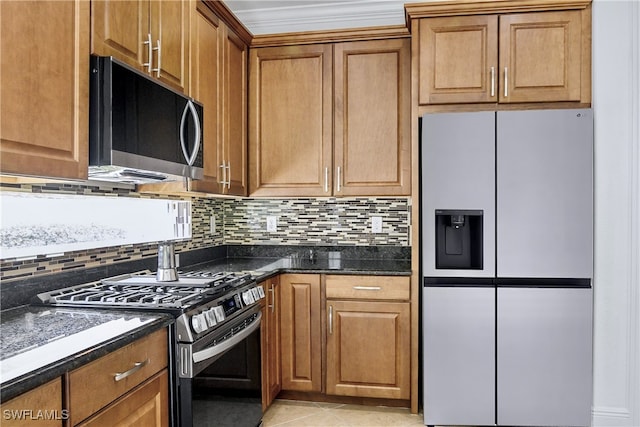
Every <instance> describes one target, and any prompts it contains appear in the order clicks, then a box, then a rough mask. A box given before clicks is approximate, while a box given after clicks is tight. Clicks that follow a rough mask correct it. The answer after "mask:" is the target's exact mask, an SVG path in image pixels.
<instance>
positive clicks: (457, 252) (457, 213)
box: [435, 209, 483, 270]
mask: <svg viewBox="0 0 640 427" xmlns="http://www.w3.org/2000/svg"><path fill="white" fill-rule="evenodd" d="M482 219H483V211H482V210H440V209H437V210H436V212H435V227H436V230H435V236H436V239H435V246H436V247H435V251H436V269H459V270H482V267H483V258H482V247H483V245H482V222H483V221H482Z"/></svg>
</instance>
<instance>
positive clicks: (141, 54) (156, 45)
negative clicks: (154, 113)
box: [91, 0, 190, 93]
mask: <svg viewBox="0 0 640 427" xmlns="http://www.w3.org/2000/svg"><path fill="white" fill-rule="evenodd" d="M189 13H190V10H189V0H176V1H156V0H154V1H150V0H133V1H120V0H95V1H92V2H91V53H93V54H96V55H101V56H113V57H115V58H117V59H119V60H121V61H123V62H125V63H127V64H129V65H130V66H132V67H134V68H136V69H139V70H142V71H144V72H146V73H149V75H152V76H154V77H155V78H158V79H160V80H161V81H163V82H164V83H167V84H169V85H171V86H173V87H174V88H176V89H178V90H180V91H182V92H185V93H186V92H187V88H188V86H187V83H188V81H187V79H188V74H189V73H188V64H189V62H188V61H189V58H188V53H189V45H188V42H189V37H188V36H189V28H188V27H189Z"/></svg>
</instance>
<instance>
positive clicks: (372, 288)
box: [353, 286, 382, 291]
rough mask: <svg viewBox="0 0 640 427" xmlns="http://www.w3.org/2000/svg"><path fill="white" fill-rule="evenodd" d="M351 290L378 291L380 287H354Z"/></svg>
mask: <svg viewBox="0 0 640 427" xmlns="http://www.w3.org/2000/svg"><path fill="white" fill-rule="evenodd" d="M353 289H355V290H356V291H380V290H382V288H381V287H380V286H354V287H353Z"/></svg>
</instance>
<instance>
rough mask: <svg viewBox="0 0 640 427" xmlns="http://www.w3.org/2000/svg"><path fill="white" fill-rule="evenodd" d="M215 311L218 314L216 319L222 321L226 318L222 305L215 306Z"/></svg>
mask: <svg viewBox="0 0 640 427" xmlns="http://www.w3.org/2000/svg"><path fill="white" fill-rule="evenodd" d="M213 312H214V314H215V315H216V320H217V321H218V322H222V321H223V320H224V308H222V306H216V307H213Z"/></svg>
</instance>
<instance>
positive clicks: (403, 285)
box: [325, 275, 411, 300]
mask: <svg viewBox="0 0 640 427" xmlns="http://www.w3.org/2000/svg"><path fill="white" fill-rule="evenodd" d="M410 280H411V278H410V277H405V276H331V275H328V276H326V278H325V288H326V295H327V298H340V299H374V300H408V299H409V289H410V286H409V283H410Z"/></svg>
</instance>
